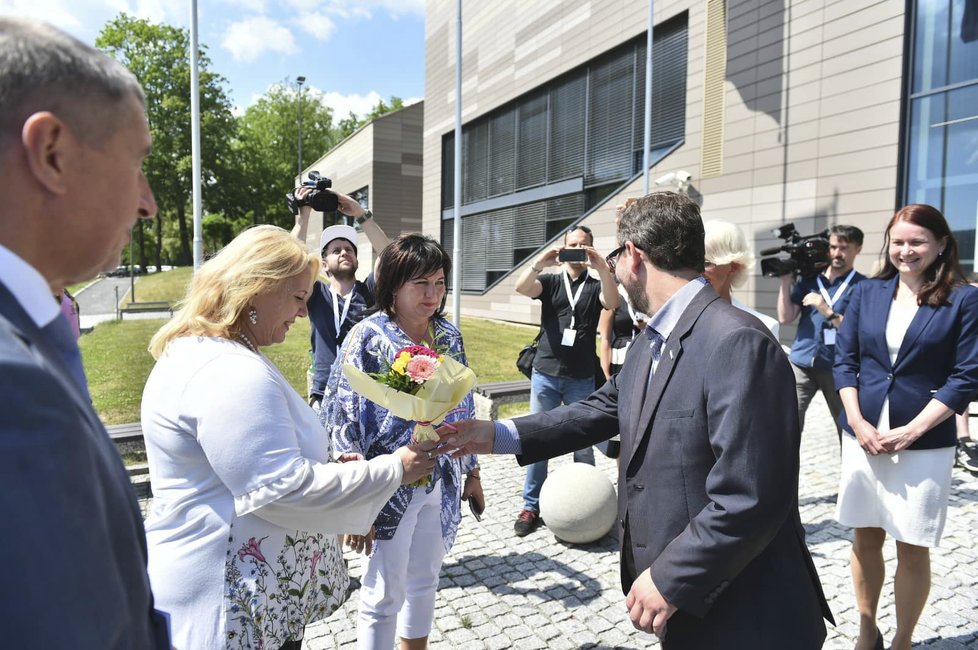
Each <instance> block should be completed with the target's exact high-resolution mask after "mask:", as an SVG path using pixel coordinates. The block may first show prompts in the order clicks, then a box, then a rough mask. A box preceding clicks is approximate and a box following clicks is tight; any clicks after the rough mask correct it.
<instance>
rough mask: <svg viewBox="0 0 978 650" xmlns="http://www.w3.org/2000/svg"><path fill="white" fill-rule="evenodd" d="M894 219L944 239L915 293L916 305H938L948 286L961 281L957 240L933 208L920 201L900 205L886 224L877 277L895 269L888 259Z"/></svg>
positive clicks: (889, 275) (893, 273)
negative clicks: (941, 247)
mask: <svg viewBox="0 0 978 650" xmlns="http://www.w3.org/2000/svg"><path fill="white" fill-rule="evenodd" d="M898 221H906V222H907V223H912V224H913V225H915V226H920V227H921V228H926V229H927V230H929V231H930V232H931V234H933V235H934V237H935V238H937V240H938V241H940V240H941V239H944V240H945V242H946V243H945V246H944V251H943V252H942V253H940V254H939V255H938V256H937V259H936V260H934V262H933V264H931V265H930V266H929V267H927V268H926V269H925V270H924V284H923V286H922V287H921V288H920V291H919V292H918V293H917V304H918V305H930V306H931V307H938V306H940V305H943V304H944V303H946V302H947V297H948V296H949V295H951V289H953V288H954V287H955V285H959V284H962V283H963V282H964V273H962V271H961V265H960V264H959V263H958V242H957V240H956V239H954V235H953V234H951V228H950V226H948V225H947V219H945V218H944V215H943V214H941V211H940V210H938V209H937V208H935V207H933V206H930V205H925V204H923V203H911V204H910V205H907V206H905V207H903V208H901V209H900V210H899V211H897V213H896V214H895V215H893V218H892V219H890V223H889V224H887V226H886V233H885V237H884V239H883V268H882V269H880V272H879V273H877V274H876V277H877V278H880V279H883V280H888V279H889V278H892V277H894V276H896V275H897V274H898V273H899V271H897V268H896V267H895V266H893V262H892V261H890V229H891V228H893V225H894V224H895V223H897V222H898Z"/></svg>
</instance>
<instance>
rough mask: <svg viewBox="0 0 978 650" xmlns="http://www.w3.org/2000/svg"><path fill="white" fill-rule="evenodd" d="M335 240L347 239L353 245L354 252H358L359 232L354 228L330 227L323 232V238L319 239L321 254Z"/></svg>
mask: <svg viewBox="0 0 978 650" xmlns="http://www.w3.org/2000/svg"><path fill="white" fill-rule="evenodd" d="M334 239H345V240H347V241H348V242H350V244H352V245H353V252H354V253H356V250H357V231H356V228H354V227H353V226H344V225H337V226H330V227H329V228H327V229H325V230H324V231H323V236H322V237H320V238H319V252H320V253H322V252H323V249H325V248H326V247H327V246H328V245H329V243H330V242H331V241H333V240H334Z"/></svg>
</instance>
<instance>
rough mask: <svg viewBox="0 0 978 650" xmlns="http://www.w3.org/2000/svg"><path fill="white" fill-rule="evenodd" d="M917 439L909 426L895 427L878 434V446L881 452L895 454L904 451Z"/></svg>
mask: <svg viewBox="0 0 978 650" xmlns="http://www.w3.org/2000/svg"><path fill="white" fill-rule="evenodd" d="M916 439H917V435H916V434H915V433H914V432H913V431H911V430H910V428H909V426H902V427H895V428H893V429H890V430H889V431H887V432H885V433H880V434H879V444H880V445H881V446H882V447H883V451H885V452H886V453H889V454H895V453H896V452H898V451H901V450H903V449H906V448H907V447H909V446H910V445H912V444H913V442H914V441H915V440H916Z"/></svg>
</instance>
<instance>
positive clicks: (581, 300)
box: [513, 226, 618, 537]
mask: <svg viewBox="0 0 978 650" xmlns="http://www.w3.org/2000/svg"><path fill="white" fill-rule="evenodd" d="M558 263H559V264H560V265H561V266H562V267H563V270H562V271H561V272H559V273H543V269H544V268H546V267H548V266H553V265H554V264H558ZM589 266H590V267H591V268H593V269H594V270H595V271H597V273H598V277H600V278H601V279H600V280H596V279H594V278H593V277H591V275H590V274H589V273H588V267H589ZM516 291H517V292H518V293H520V294H522V295H524V296H526V297H527V298H533V299H534V300H539V301H540V305H541V306H540V321H541V322H540V329H541V330H542V335H541V336H540V344H539V346H538V347H537V354H536V357H535V358H534V360H533V375H532V376H531V377H530V412H531V413H540V412H542V411H549V410H551V409H554V408H557V407H558V406H560V405H561V404H570V403H572V402H577V401H579V400H582V399H584V398H585V397H587V396H588V395H590V394H591V393H592V392H594V388H595V370H596V369H597V370H598V372H601V371H600V367H598V366H597V357H596V354H595V343H596V336H597V330H598V318H599V316H600V315H601V309H602V308H604V309H614V308H615V307H617V306H618V288H617V286H616V285H615V279H614V277H613V276H612V274H611V270H610V269H609V268H608V263H607V262H606V261H605V259H604V258H603V257H602V256H601V255H600V254H599V253H598V252H597V251H596V250H595V249H594V236H593V235H592V234H591V229H590V228H588V227H587V226H575V227H574V228H572V229H571V230H569V231H568V232H566V233H565V234H564V245H563V246H555V247H553V248H550V249H547V250H546V251H544V252H543V253H541V254H540V255H539V256H538V257H537V258H536V259H535V260H534V261H533V264H531V265H530V266H529V267H528V268H527V269H526V270H525V271H523V273H522V274H521V275H520V277H519V278H518V279H517V280H516ZM602 379H603V373H602ZM574 462H577V463H587V464H589V465H594V451H593V450H592V449H591V448H587V449H582V450H580V451H575V452H574ZM545 480H547V461H542V462H539V463H533V464H532V465H530V466H529V467H527V468H526V481H525V483H524V485H523V509H522V510H521V511H520V514H519V516H518V517H517V518H516V524H515V525H514V526H513V530H514V532H515V533H516V535H517V537H524V536H526V535H529V534H530V533H532V532H533V531H534V530H536V529H537V526H539V525H540V488H541V487H543V482H544V481H545Z"/></svg>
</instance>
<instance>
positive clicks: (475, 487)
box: [462, 476, 486, 512]
mask: <svg viewBox="0 0 978 650" xmlns="http://www.w3.org/2000/svg"><path fill="white" fill-rule="evenodd" d="M469 497H475V502H476V503H477V504H479V512H482V511H483V510H485V509H486V495H485V493H484V492H483V491H482V481H481V480H480V479H478V478H474V477H472V476H470V477H468V478H467V479H465V486H464V487H463V488H462V503H463V504H464V503H465V502H466V501H468V500H469Z"/></svg>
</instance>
